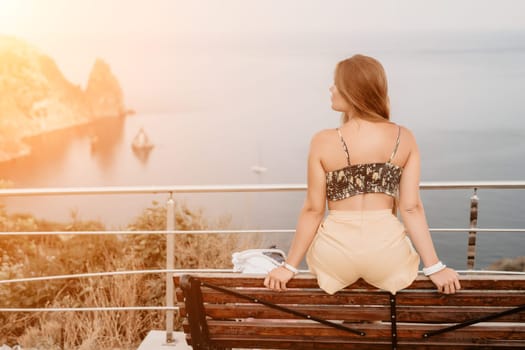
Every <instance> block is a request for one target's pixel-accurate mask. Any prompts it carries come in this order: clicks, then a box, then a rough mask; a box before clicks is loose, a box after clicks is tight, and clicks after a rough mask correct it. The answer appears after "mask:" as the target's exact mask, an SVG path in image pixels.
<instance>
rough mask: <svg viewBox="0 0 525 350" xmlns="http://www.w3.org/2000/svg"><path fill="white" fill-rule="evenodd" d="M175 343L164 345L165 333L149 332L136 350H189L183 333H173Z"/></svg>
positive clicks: (189, 347)
mask: <svg viewBox="0 0 525 350" xmlns="http://www.w3.org/2000/svg"><path fill="white" fill-rule="evenodd" d="M173 336H174V339H175V342H174V343H170V344H167V343H166V331H150V332H149V333H148V335H147V336H146V338H144V340H143V341H142V343H141V344H140V346H139V348H138V349H137V350H187V349H190V350H191V346H189V345H188V344H186V340H185V339H184V333H183V332H174V333H173Z"/></svg>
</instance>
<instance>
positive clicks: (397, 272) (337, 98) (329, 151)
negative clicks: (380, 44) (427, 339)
mask: <svg viewBox="0 0 525 350" xmlns="http://www.w3.org/2000/svg"><path fill="white" fill-rule="evenodd" d="M330 92H331V100H332V109H334V110H336V111H340V112H342V113H343V117H342V121H343V123H342V126H341V127H340V128H338V129H330V130H323V131H321V132H319V133H317V134H316V135H315V136H314V137H313V139H312V141H311V145H310V152H309V156H308V190H307V195H306V200H305V204H304V207H303V209H302V211H301V214H300V216H299V220H298V224H297V228H296V234H295V237H294V239H293V242H292V245H291V247H290V251H289V253H288V257H287V260H286V262H284V263H283V265H281V266H280V267H277V268H275V269H273V270H272V271H270V273H269V274H268V275H267V276H266V278H265V280H264V285H265V286H266V287H268V288H271V289H274V290H278V291H283V290H285V289H286V283H287V282H288V281H289V280H290V279H291V278H292V277H293V276H294V274H295V273H297V266H298V265H299V263H300V262H301V260H302V259H303V257H304V255H305V254H306V260H307V263H308V266H309V268H310V271H311V272H312V273H314V274H315V275H317V280H318V283H319V286H320V287H321V288H322V289H323V290H325V291H326V292H327V293H330V294H333V293H335V292H337V291H338V290H341V289H342V288H344V287H346V286H348V285H350V284H352V283H354V282H355V281H356V280H357V279H359V278H363V279H364V280H365V281H367V282H368V283H370V284H372V285H374V286H376V287H378V288H381V289H384V290H388V291H390V292H391V293H393V294H395V293H396V291H398V290H400V289H403V288H405V287H407V286H409V285H410V284H411V283H412V282H413V281H414V279H415V278H416V276H417V271H418V266H419V262H420V257H421V260H422V261H423V265H424V268H423V272H424V273H425V275H427V276H429V278H430V279H431V280H432V282H433V283H434V284H435V285H436V287H437V289H438V290H439V291H440V292H442V293H445V294H450V293H455V292H456V291H457V290H459V289H460V288H461V286H460V283H459V279H458V274H457V273H456V271H454V270H453V269H450V268H447V267H446V266H445V265H444V264H442V263H441V261H439V258H438V256H437V254H436V251H435V248H434V245H433V243H432V238H431V236H430V233H429V230H428V225H427V221H426V217H425V211H424V209H423V204H422V202H421V198H420V195H419V176H420V159H419V152H418V147H417V144H416V141H415V139H414V136H413V135H412V133H411V132H410V131H409V130H408V129H407V128H405V127H401V126H398V125H396V124H394V123H392V122H390V121H389V117H390V116H389V101H388V95H387V81H386V76H385V72H384V70H383V67H382V66H381V64H380V63H379V62H378V61H377V60H375V59H373V58H371V57H367V56H363V55H355V56H353V57H351V58H349V59H346V60H344V61H341V62H339V63H338V65H337V67H336V71H335V79H334V84H333V86H332V87H331V88H330ZM327 201H328V209H329V213H328V215H327V217H326V218H324V212H325V207H326V202H327ZM397 209H399V211H400V214H401V218H402V221H403V223H404V225H403V224H402V223H401V222H400V221H399V220H398V219H397V217H396V216H395V213H396V212H397ZM407 234H408V236H409V237H410V240H409V239H408V238H407ZM412 244H413V245H414V246H415V248H416V250H417V253H416V251H415V250H414V248H413V246H412ZM418 253H419V255H418Z"/></svg>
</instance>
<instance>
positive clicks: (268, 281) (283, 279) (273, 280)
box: [264, 266, 294, 292]
mask: <svg viewBox="0 0 525 350" xmlns="http://www.w3.org/2000/svg"><path fill="white" fill-rule="evenodd" d="M293 276H294V273H293V272H292V271H290V270H288V269H287V268H285V267H284V266H279V267H276V268H275V269H273V270H272V271H270V272H269V273H268V275H267V276H266V278H265V279H264V285H265V286H266V287H267V288H270V289H273V290H276V291H279V292H282V291H285V290H286V283H288V281H289V280H291V279H292V277H293Z"/></svg>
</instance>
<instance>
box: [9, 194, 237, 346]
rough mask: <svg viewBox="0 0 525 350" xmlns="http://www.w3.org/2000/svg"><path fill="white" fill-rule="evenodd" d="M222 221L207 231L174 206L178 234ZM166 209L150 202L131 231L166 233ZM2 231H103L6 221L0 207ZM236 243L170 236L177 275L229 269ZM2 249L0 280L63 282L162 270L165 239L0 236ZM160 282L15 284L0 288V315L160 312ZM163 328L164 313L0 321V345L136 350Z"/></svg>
mask: <svg viewBox="0 0 525 350" xmlns="http://www.w3.org/2000/svg"><path fill="white" fill-rule="evenodd" d="M228 223H229V222H228V220H227V219H224V218H223V219H221V220H219V221H218V222H216V223H213V224H210V223H209V222H208V221H207V220H206V219H205V218H204V215H203V212H202V211H195V210H190V209H189V208H188V207H187V206H186V205H184V204H178V205H177V206H176V214H175V224H176V229H178V230H200V229H219V228H225V227H226V226H227V225H228ZM165 228H166V208H165V207H163V206H160V205H159V204H158V203H156V202H153V204H152V206H150V207H148V208H146V209H144V211H143V212H142V214H141V215H139V216H138V217H137V218H136V219H135V220H134V221H133V222H132V223H131V224H130V225H129V227H128V229H129V230H134V231H146V230H165ZM0 229H1V230H2V231H11V232H15V231H103V230H104V229H105V227H104V225H103V224H101V223H99V222H94V221H81V220H79V219H78V215H77V214H76V213H72V215H71V222H69V223H66V224H64V223H56V222H49V221H44V220H38V219H36V218H34V217H33V216H31V215H25V214H12V215H10V214H8V213H7V212H6V211H5V208H3V207H0ZM237 238H238V237H236V236H235V235H220V236H219V235H195V234H194V235H176V236H175V241H176V256H175V266H176V267H177V268H200V267H207V268H225V267H231V253H232V252H233V250H234V249H236V248H238V239H237ZM1 239H2V244H1V245H0V257H1V259H2V260H1V266H0V278H1V279H14V278H21V277H29V276H49V275H66V274H77V273H85V272H102V271H118V270H143V269H162V268H165V265H166V263H165V259H166V236H165V235H164V234H162V235H154V234H146V233H139V234H137V235H122V236H115V235H73V236H65V235H56V236H45V235H42V236H40V235H36V236H16V237H15V236H11V237H10V236H4V237H2V238H1ZM164 291H165V276H164V275H163V274H141V275H123V276H108V277H98V278H82V279H67V280H56V281H48V282H46V283H40V282H32V283H14V284H6V285H3V286H2V288H0V305H1V307H107V306H162V305H164V303H165V292H164ZM164 326H165V315H164V312H155V311H121V312H113V311H108V312H100V311H97V312H91V311H86V312H43V313H30V314H29V313H2V314H0V334H1V335H0V344H2V343H7V344H9V345H14V344H17V343H18V344H20V345H22V346H23V347H24V348H36V349H55V348H56V349H63V348H67V349H92V348H97V349H107V348H112V349H116V348H118V349H128V348H133V349H135V348H136V347H137V346H138V344H139V343H140V341H141V340H142V339H143V338H144V336H145V335H146V334H147V332H148V331H149V330H151V329H162V328H164Z"/></svg>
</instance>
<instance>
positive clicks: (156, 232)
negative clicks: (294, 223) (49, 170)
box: [0, 229, 295, 236]
mask: <svg viewBox="0 0 525 350" xmlns="http://www.w3.org/2000/svg"><path fill="white" fill-rule="evenodd" d="M294 232H295V230H291V229H282V230H281V229H276V230H270V229H266V230H265V229H263V230H253V229H248V230H169V231H168V230H152V231H23V232H5V231H2V232H0V236H35V235H36V236H38V235H50V236H52V235H143V234H148V235H165V234H179V235H183V234H228V233H294Z"/></svg>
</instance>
